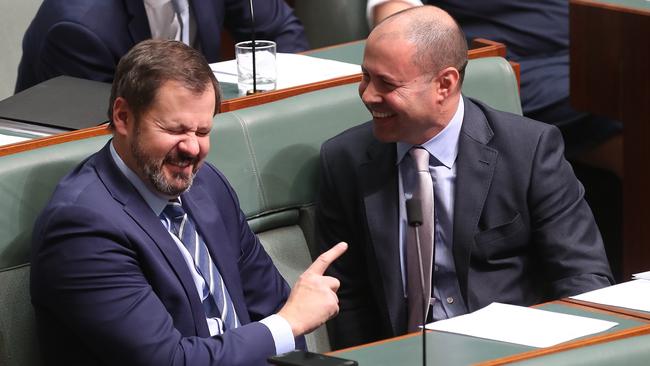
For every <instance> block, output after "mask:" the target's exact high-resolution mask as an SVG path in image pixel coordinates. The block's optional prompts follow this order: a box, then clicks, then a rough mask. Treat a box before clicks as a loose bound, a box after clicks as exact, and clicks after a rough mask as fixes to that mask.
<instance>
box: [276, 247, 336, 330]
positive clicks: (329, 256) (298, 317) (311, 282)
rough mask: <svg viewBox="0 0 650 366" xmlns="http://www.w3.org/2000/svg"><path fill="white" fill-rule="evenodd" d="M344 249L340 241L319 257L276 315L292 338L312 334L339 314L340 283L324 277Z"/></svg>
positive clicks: (301, 276) (301, 277)
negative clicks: (290, 331) (284, 321)
mask: <svg viewBox="0 0 650 366" xmlns="http://www.w3.org/2000/svg"><path fill="white" fill-rule="evenodd" d="M347 249H348V244H347V243H344V242H340V243H338V244H336V245H335V246H334V247H332V248H331V249H330V250H328V251H327V252H325V253H323V254H321V255H320V256H319V257H318V258H316V260H315V261H314V263H312V265H311V266H309V268H307V270H306V271H305V272H304V273H303V274H302V275H300V277H299V278H298V281H297V282H296V284H295V285H294V286H293V289H292V290H291V294H290V295H289V299H288V300H287V303H286V304H284V306H283V307H282V309H281V310H280V311H279V312H278V315H280V316H281V317H283V318H284V319H286V320H287V322H289V324H290V325H291V330H292V331H293V335H294V337H297V336H299V335H303V334H305V333H309V332H311V331H313V330H314V329H316V328H318V327H319V326H321V325H322V324H323V323H325V322H326V321H327V320H329V319H330V318H332V317H333V316H335V315H336V314H338V312H339V299H338V297H337V296H336V291H337V290H338V289H339V286H340V282H339V280H337V279H336V278H334V277H330V276H324V275H323V274H324V273H325V270H326V269H327V267H329V265H330V264H332V262H334V260H336V258H338V257H340V256H341V254H343V253H344V252H345V251H346V250H347Z"/></svg>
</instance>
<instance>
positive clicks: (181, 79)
mask: <svg viewBox="0 0 650 366" xmlns="http://www.w3.org/2000/svg"><path fill="white" fill-rule="evenodd" d="M218 90H219V88H218V84H217V80H216V78H215V77H214V74H213V73H212V71H211V70H210V67H209V66H208V64H207V63H206V62H205V59H204V58H203V56H201V54H200V53H199V52H198V51H196V50H194V49H192V48H190V47H188V46H186V45H185V44H183V43H180V42H177V41H155V40H149V41H144V42H142V43H140V44H139V45H137V46H135V47H134V48H133V49H132V50H131V51H130V52H129V53H127V55H126V56H125V57H124V58H123V59H122V60H121V61H120V63H119V65H118V67H117V73H116V76H115V82H114V83H113V89H112V95H111V104H110V108H109V116H110V119H111V123H112V130H113V139H112V140H111V141H109V142H108V143H107V145H106V146H105V147H104V148H103V149H102V150H100V151H99V152H97V153H96V154H94V155H92V156H90V157H89V158H88V159H87V160H85V161H84V162H83V163H81V164H80V165H79V166H78V167H77V168H76V169H75V170H74V171H73V172H71V173H70V174H69V175H67V176H66V177H65V178H63V180H62V181H61V182H60V184H59V185H58V187H57V189H56V190H55V192H54V194H53V196H52V198H51V200H50V202H49V203H48V205H47V207H46V208H45V209H44V211H43V213H42V214H41V215H40V217H39V219H38V221H37V223H36V225H35V228H34V235H33V252H32V253H33V254H32V273H31V296H32V302H33V304H34V308H35V311H36V318H37V325H38V335H39V339H40V341H41V345H42V351H43V356H44V357H43V359H44V360H45V361H46V363H48V364H53V365H95V364H97V365H99V364H102V365H105V364H109V365H111V364H112V365H118V364H119V365H172V364H173V365H176V364H179V365H180V364H183V365H186V364H187V365H217V364H218V365H263V364H266V363H265V359H266V358H267V357H268V356H270V355H274V354H276V353H280V352H286V351H289V350H292V349H294V348H295V347H296V345H297V346H298V347H304V338H303V337H302V336H301V335H302V334H304V333H307V332H310V331H312V330H313V329H315V328H316V327H318V326H319V325H321V324H323V323H324V322H325V321H326V320H327V319H328V318H330V317H331V316H333V315H334V314H336V312H337V311H338V306H337V298H336V293H335V291H336V290H337V288H338V281H337V280H336V279H334V278H331V277H326V276H323V275H322V274H323V272H324V271H325V269H326V267H327V265H328V264H329V263H330V262H331V261H333V260H334V259H335V258H336V257H338V256H339V255H340V254H341V253H342V252H343V251H345V249H346V245H345V244H341V245H339V246H337V247H336V249H334V250H333V251H331V252H328V253H327V254H324V255H322V256H321V257H320V258H319V260H317V261H316V263H314V265H312V266H311V267H310V268H309V269H308V270H307V271H306V272H305V274H304V275H303V276H301V278H300V280H299V281H298V283H297V284H296V285H295V287H294V289H293V291H291V293H290V290H289V287H288V285H287V283H286V282H285V281H284V279H283V278H282V277H281V275H280V274H279V273H278V271H277V270H276V268H275V267H274V266H273V263H272V262H271V259H270V258H269V256H268V255H267V254H266V252H265V251H264V249H263V248H262V246H261V244H260V242H259V240H258V239H257V237H256V236H255V235H254V234H253V233H252V232H251V230H250V228H249V227H248V225H247V223H246V218H245V217H244V215H243V213H242V212H241V210H240V208H239V204H238V200H237V197H236V195H235V193H234V191H233V190H232V188H231V187H230V185H229V184H228V182H227V181H226V179H225V177H224V176H223V175H222V174H221V173H220V172H219V171H218V170H217V169H216V168H215V167H213V166H211V165H210V164H208V163H204V159H205V157H206V156H207V154H208V150H209V143H210V140H209V135H210V129H211V128H212V119H213V116H214V114H215V113H216V111H217V108H218V105H219V93H218ZM179 209H180V211H178V210H179ZM294 337H297V338H296V340H295V341H294Z"/></svg>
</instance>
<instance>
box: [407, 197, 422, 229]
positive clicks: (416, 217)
mask: <svg viewBox="0 0 650 366" xmlns="http://www.w3.org/2000/svg"><path fill="white" fill-rule="evenodd" d="M406 220H407V221H408V223H409V225H410V226H420V225H422V203H421V202H420V200H419V199H416V198H411V199H408V200H406Z"/></svg>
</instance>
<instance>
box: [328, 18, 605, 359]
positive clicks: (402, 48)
mask: <svg viewBox="0 0 650 366" xmlns="http://www.w3.org/2000/svg"><path fill="white" fill-rule="evenodd" d="M466 63H467V44H466V41H465V37H464V35H463V33H462V31H461V30H460V29H459V27H458V25H457V24H456V22H455V21H454V20H453V19H452V18H451V17H450V16H449V15H448V14H447V13H446V12H444V11H442V10H441V9H439V8H436V7H432V6H424V7H418V8H412V9H409V10H405V11H403V12H400V13H397V14H395V15H393V16H392V17H389V18H387V19H386V20H385V21H384V22H382V23H380V24H379V25H378V26H377V27H376V28H375V29H374V30H373V31H372V33H371V34H370V36H369V37H368V40H367V42H366V48H365V54H364V60H363V65H362V69H363V80H362V81H361V83H360V85H359V94H360V96H361V99H362V101H363V103H364V104H365V105H366V106H367V108H368V110H369V111H370V113H371V115H372V121H370V122H368V123H365V124H363V125H360V126H358V127H354V128H352V129H350V130H348V131H345V132H343V133H342V134H340V135H338V136H336V137H334V138H332V139H331V140H329V141H327V142H326V143H325V144H324V145H323V146H322V149H321V191H320V197H319V202H318V208H317V214H316V218H317V233H318V241H319V245H320V247H321V249H322V250H323V251H325V250H328V249H330V248H331V247H332V246H333V245H334V244H335V243H337V242H339V241H342V240H343V241H346V242H348V243H349V245H350V247H349V249H348V252H347V253H346V255H344V256H343V257H342V258H340V259H339V260H338V261H337V262H336V263H334V264H333V265H332V266H331V267H330V272H329V274H330V275H333V276H335V277H336V278H338V279H339V280H340V281H341V288H340V290H339V300H340V312H339V315H338V316H337V317H336V318H334V319H333V320H332V321H331V324H330V325H331V326H330V327H329V330H330V336H331V338H332V344H333V346H334V347H336V348H340V347H346V346H352V345H355V344H359V343H364V342H369V341H373V340H377V339H382V338H387V337H392V336H397V335H401V334H404V333H406V332H413V331H415V330H416V329H417V328H418V326H419V325H420V324H422V322H423V321H424V319H423V316H422V314H423V304H428V307H427V316H426V318H427V319H426V320H427V321H435V320H440V319H446V318H451V317H454V316H457V315H461V314H465V313H467V312H471V311H474V310H477V309H479V308H482V307H484V306H486V305H488V304H490V303H491V302H494V301H498V302H504V303H510V304H518V305H525V306H527V305H532V304H536V303H539V302H542V301H546V300H551V299H557V298H561V297H565V296H570V295H574V294H577V293H580V292H584V291H588V290H592V289H596V288H600V287H604V286H607V285H609V284H611V283H612V278H611V273H610V269H609V265H608V264H607V258H606V256H605V252H604V249H603V244H602V240H601V237H600V233H599V232H598V228H597V227H596V224H595V223H594V219H593V216H592V214H591V211H590V209H589V207H588V206H587V204H586V203H585V201H584V199H583V195H584V190H583V188H582V185H581V184H580V183H579V182H578V180H577V179H576V178H575V176H574V174H573V171H572V169H571V167H570V165H569V164H568V163H567V161H566V160H565V159H564V157H563V145H562V137H561V135H560V132H559V131H558V129H557V128H556V127H554V126H550V125H547V124H543V123H540V122H536V121H533V120H530V119H527V118H524V117H521V116H517V115H513V114H509V113H504V112H499V111H496V110H494V109H491V108H490V107H488V106H487V105H485V104H483V103H481V102H480V101H477V100H473V99H471V98H466V97H464V96H463V95H462V94H461V86H462V81H463V73H464V69H465V65H466ZM495 92H498V91H495ZM411 198H416V199H418V200H420V202H422V207H423V208H424V209H423V212H422V226H421V227H420V229H419V236H420V244H421V248H420V250H418V249H417V242H416V240H415V239H414V237H415V235H414V231H413V229H412V228H411V227H409V226H408V225H407V210H406V200H408V199H411ZM434 244H435V246H434ZM418 252H421V253H422V255H421V256H419V255H418ZM419 262H421V263H424V264H423V268H422V269H423V272H424V282H425V285H424V288H423V287H422V285H421V278H420V276H419V271H418V266H417V263H419Z"/></svg>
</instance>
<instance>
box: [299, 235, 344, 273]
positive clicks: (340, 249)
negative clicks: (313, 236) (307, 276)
mask: <svg viewBox="0 0 650 366" xmlns="http://www.w3.org/2000/svg"><path fill="white" fill-rule="evenodd" d="M347 249H348V244H347V243H345V242H340V243H338V244H336V245H335V246H333V247H332V248H330V250H328V251H326V252H325V253H323V254H321V255H320V256H318V258H316V260H315V261H314V263H312V264H311V266H309V268H307V270H306V271H305V272H310V273H315V274H317V275H321V276H322V275H323V273H325V270H326V269H327V267H329V266H330V264H332V262H334V261H335V260H336V258H338V257H340V256H341V254H343V253H345V251H346V250H347Z"/></svg>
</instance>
